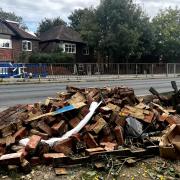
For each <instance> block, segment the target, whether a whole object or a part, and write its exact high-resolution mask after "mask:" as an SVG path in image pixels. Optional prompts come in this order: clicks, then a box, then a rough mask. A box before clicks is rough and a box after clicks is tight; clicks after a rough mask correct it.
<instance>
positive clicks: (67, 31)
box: [40, 25, 85, 43]
mask: <svg viewBox="0 0 180 180" xmlns="http://www.w3.org/2000/svg"><path fill="white" fill-rule="evenodd" d="M40 40H41V41H42V42H43V41H44V42H45V41H55V40H60V41H70V42H77V43H85V42H84V41H83V40H82V38H81V35H80V34H79V33H78V32H76V31H74V30H73V29H72V28H70V27H66V26H64V25H61V26H55V27H53V28H51V29H50V30H48V31H46V32H43V33H41V34H40Z"/></svg>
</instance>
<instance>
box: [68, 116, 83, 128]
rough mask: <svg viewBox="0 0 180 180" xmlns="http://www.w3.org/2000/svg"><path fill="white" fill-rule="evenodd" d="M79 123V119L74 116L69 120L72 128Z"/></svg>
mask: <svg viewBox="0 0 180 180" xmlns="http://www.w3.org/2000/svg"><path fill="white" fill-rule="evenodd" d="M79 123H80V119H79V118H77V117H75V118H73V119H71V120H70V121H69V124H70V126H71V127H72V128H75V127H76V126H77V125H78V124H79Z"/></svg>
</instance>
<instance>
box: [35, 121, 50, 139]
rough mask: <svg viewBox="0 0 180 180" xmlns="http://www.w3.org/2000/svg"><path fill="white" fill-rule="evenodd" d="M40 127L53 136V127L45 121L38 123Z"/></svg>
mask: <svg viewBox="0 0 180 180" xmlns="http://www.w3.org/2000/svg"><path fill="white" fill-rule="evenodd" d="M38 128H39V129H41V130H42V131H43V132H45V133H47V134H48V135H49V136H52V129H51V128H50V127H49V126H48V125H47V124H46V123H45V122H44V121H40V122H39V123H38Z"/></svg>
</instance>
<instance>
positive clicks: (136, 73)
mask: <svg viewBox="0 0 180 180" xmlns="http://www.w3.org/2000/svg"><path fill="white" fill-rule="evenodd" d="M137 76H138V65H137V64H136V77H137Z"/></svg>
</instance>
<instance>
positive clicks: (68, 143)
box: [53, 138, 73, 155]
mask: <svg viewBox="0 0 180 180" xmlns="http://www.w3.org/2000/svg"><path fill="white" fill-rule="evenodd" d="M53 150H54V151H55V152H61V153H64V154H65V155H68V154H71V153H72V152H73V151H72V139H71V138H68V139H66V140H63V141H61V142H56V143H55V145H54V146H53Z"/></svg>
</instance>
